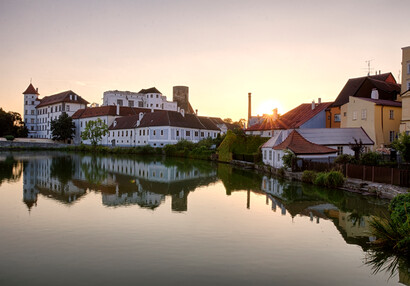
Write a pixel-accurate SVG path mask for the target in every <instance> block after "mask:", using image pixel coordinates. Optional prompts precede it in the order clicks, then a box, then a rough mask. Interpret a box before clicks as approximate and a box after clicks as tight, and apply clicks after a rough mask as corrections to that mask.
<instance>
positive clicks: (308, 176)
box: [302, 170, 317, 184]
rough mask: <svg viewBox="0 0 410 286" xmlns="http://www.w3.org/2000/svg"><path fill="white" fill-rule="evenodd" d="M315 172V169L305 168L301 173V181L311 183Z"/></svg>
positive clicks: (315, 174) (314, 177)
mask: <svg viewBox="0 0 410 286" xmlns="http://www.w3.org/2000/svg"><path fill="white" fill-rule="evenodd" d="M316 176H317V173H316V172H315V171H310V170H305V171H303V173H302V182H305V183H311V184H313V183H314V181H315V179H316Z"/></svg>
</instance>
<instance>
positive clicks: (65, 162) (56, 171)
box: [50, 156, 75, 185]
mask: <svg viewBox="0 0 410 286" xmlns="http://www.w3.org/2000/svg"><path fill="white" fill-rule="evenodd" d="M74 172H75V164H74V161H73V159H72V157H70V156H64V157H55V158H53V159H52V161H51V166H50V176H51V177H53V178H56V179H58V180H59V181H60V182H61V183H62V184H63V185H66V184H67V183H68V181H70V180H71V179H72V177H73V175H74Z"/></svg>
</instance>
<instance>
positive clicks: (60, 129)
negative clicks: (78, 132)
mask: <svg viewBox="0 0 410 286" xmlns="http://www.w3.org/2000/svg"><path fill="white" fill-rule="evenodd" d="M50 129H51V134H52V136H53V140H57V141H65V140H68V139H73V137H74V133H75V125H74V122H73V119H72V118H71V117H70V116H68V114H67V113H65V112H63V113H62V114H61V115H60V116H59V117H58V119H56V120H51V125H50Z"/></svg>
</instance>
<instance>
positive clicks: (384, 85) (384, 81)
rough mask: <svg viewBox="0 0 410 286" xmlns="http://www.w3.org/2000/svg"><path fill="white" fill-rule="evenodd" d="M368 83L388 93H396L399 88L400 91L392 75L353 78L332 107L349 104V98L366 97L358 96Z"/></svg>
mask: <svg viewBox="0 0 410 286" xmlns="http://www.w3.org/2000/svg"><path fill="white" fill-rule="evenodd" d="M392 79H393V80H392ZM366 81H369V82H370V83H371V84H372V85H373V86H374V87H376V88H378V89H381V90H384V91H386V92H388V93H391V92H393V91H396V90H397V88H399V90H400V85H398V84H397V83H396V82H395V80H394V77H393V75H392V74H391V73H384V74H378V75H372V76H364V77H358V78H351V79H349V80H348V81H347V83H346V84H345V86H344V87H343V89H342V90H341V91H340V93H339V95H338V96H337V98H336V100H335V102H334V103H333V105H332V106H335V107H336V106H342V105H343V104H346V103H348V102H349V96H356V97H365V96H364V95H363V94H358V92H359V90H360V88H361V87H362V86H363V84H364V83H365V82H366ZM391 81H393V82H391ZM366 92H367V91H366ZM399 92H400V91H399ZM366 96H367V97H370V93H369V94H368V95H367V94H366Z"/></svg>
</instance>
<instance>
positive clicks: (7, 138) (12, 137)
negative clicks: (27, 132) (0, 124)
mask: <svg viewBox="0 0 410 286" xmlns="http://www.w3.org/2000/svg"><path fill="white" fill-rule="evenodd" d="M4 138H6V140H7V141H13V140H14V136H13V135H6V136H4Z"/></svg>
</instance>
